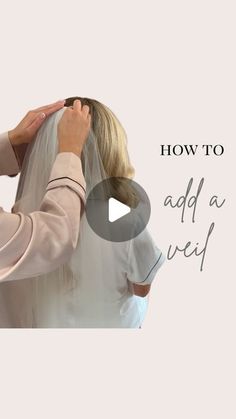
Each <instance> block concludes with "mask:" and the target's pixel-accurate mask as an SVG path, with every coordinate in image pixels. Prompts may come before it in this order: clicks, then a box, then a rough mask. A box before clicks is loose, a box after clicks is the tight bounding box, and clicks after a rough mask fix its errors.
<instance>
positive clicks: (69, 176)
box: [46, 152, 86, 205]
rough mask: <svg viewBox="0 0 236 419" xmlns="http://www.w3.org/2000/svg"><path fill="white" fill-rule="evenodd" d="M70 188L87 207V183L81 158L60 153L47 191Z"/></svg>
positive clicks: (68, 153) (72, 154)
mask: <svg viewBox="0 0 236 419" xmlns="http://www.w3.org/2000/svg"><path fill="white" fill-rule="evenodd" d="M60 186H68V187H69V188H71V189H73V190H74V191H75V192H76V193H77V194H78V195H79V196H80V198H81V200H82V202H83V204H84V205H85V194H86V183H85V179H84V175H83V172H82V164H81V160H80V158H79V157H78V156H77V155H76V154H74V153H72V152H63V153H58V154H57V157H56V160H55V162H54V165H53V168H52V171H51V174H50V178H49V181H48V185H47V188H46V190H47V191H48V190H50V189H53V188H57V187H60Z"/></svg>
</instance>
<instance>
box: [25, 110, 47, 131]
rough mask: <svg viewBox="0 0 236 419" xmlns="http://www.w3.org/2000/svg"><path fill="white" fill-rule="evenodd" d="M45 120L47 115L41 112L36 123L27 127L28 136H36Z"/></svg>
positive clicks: (35, 120)
mask: <svg viewBox="0 0 236 419" xmlns="http://www.w3.org/2000/svg"><path fill="white" fill-rule="evenodd" d="M45 118H46V114H45V113H44V112H40V113H39V114H38V115H37V116H36V118H35V119H34V121H33V122H32V123H31V124H30V125H29V126H28V127H27V131H28V134H32V135H34V134H35V133H36V132H37V131H38V129H39V128H40V127H41V125H42V124H43V122H44V120H45Z"/></svg>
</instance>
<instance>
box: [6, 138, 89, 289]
mask: <svg viewBox="0 0 236 419" xmlns="http://www.w3.org/2000/svg"><path fill="white" fill-rule="evenodd" d="M19 171H20V161H18V160H17V158H16V155H15V153H14V150H13V148H12V146H11V143H10V141H9V137H8V133H7V132H6V133H3V134H0V175H14V174H16V173H18V172H19ZM3 198H4V197H2V199H3ZM84 204H85V179H84V176H83V173H82V167H81V160H80V158H79V157H78V156H76V155H75V154H74V153H71V152H70V153H69V152H68V153H65V152H64V153H59V154H58V155H57V157H56V160H55V162H54V165H53V168H52V171H51V175H50V179H49V183H48V186H47V192H46V194H45V196H44V199H43V201H42V203H41V207H40V210H39V211H36V212H33V213H31V214H29V215H24V214H22V213H16V214H12V213H8V212H5V211H4V210H3V208H2V207H0V282H5V281H12V280H16V279H19V280H20V279H22V278H29V277H33V276H37V275H41V274H45V273H48V272H50V271H53V270H55V269H56V268H57V267H58V266H60V265H61V264H63V263H65V262H66V261H67V260H68V259H69V258H70V257H71V255H72V253H73V250H74V249H75V248H76V245H77V241H78V236H79V226H80V216H81V211H83V208H84Z"/></svg>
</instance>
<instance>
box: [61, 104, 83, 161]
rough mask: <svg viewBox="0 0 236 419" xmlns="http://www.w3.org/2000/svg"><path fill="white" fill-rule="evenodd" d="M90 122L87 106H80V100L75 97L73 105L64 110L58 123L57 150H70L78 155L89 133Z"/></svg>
mask: <svg viewBox="0 0 236 419" xmlns="http://www.w3.org/2000/svg"><path fill="white" fill-rule="evenodd" d="M90 123H91V115H90V114H89V107H88V106H87V105H84V106H81V101H80V100H78V99H76V100H75V101H74V103H73V107H68V108H67V109H66V110H65V112H64V113H63V115H62V117H61V119H60V121H59V123H58V132H57V134H58V141H59V152H60V153H62V152H72V153H75V154H76V155H77V156H79V157H80V156H81V152H82V149H83V146H84V143H85V141H86V139H87V137H88V134H89V129H90Z"/></svg>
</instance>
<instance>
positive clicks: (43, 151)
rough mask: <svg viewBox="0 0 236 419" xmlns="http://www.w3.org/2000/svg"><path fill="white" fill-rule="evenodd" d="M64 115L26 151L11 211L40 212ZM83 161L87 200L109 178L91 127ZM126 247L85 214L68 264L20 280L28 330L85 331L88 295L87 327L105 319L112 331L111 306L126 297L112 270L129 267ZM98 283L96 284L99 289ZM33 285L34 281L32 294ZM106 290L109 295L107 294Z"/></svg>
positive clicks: (43, 130)
mask: <svg viewBox="0 0 236 419" xmlns="http://www.w3.org/2000/svg"><path fill="white" fill-rule="evenodd" d="M64 111H65V108H63V109H61V110H59V111H58V112H56V113H55V114H53V115H51V116H50V117H49V118H48V119H47V120H46V121H45V122H44V124H43V125H42V126H41V128H40V130H39V131H38V133H37V136H36V138H35V139H34V141H33V142H32V143H31V144H30V145H29V146H28V148H27V153H26V156H25V159H24V163H23V167H22V172H21V176H20V181H19V185H18V190H17V195H16V202H15V205H14V207H13V211H14V212H17V211H20V212H23V213H25V214H27V213H30V212H32V211H37V210H39V208H40V203H41V201H42V199H43V197H44V195H45V190H46V186H47V183H48V179H49V176H50V172H51V168H52V166H53V163H54V161H55V158H56V155H57V152H58V141H57V124H58V121H59V119H60V118H61V116H62V113H63V112H64ZM81 160H82V167H83V173H84V177H85V180H86V195H87V196H88V194H89V193H90V192H91V190H92V189H93V187H94V186H95V185H96V184H97V183H98V182H101V181H102V180H104V179H106V177H107V176H106V173H105V170H104V167H103V164H102V161H101V158H100V154H99V149H98V145H97V139H96V137H95V135H94V133H93V130H92V129H90V132H89V136H88V139H87V141H86V144H85V146H84V149H83V153H82V156H81ZM94 205H97V203H94ZM123 246H124V243H114V242H112V241H109V240H105V239H102V238H100V237H98V236H97V235H96V234H95V233H94V232H93V230H92V229H91V228H90V226H89V225H88V223H87V220H86V214H85V212H84V213H83V215H82V218H81V224H80V234H79V240H78V244H77V248H76V250H75V252H74V254H73V256H72V258H71V259H70V260H69V261H68V263H66V264H64V265H63V266H61V267H59V268H58V269H57V270H56V271H54V272H51V273H49V274H46V275H42V276H39V277H35V278H32V279H30V280H23V281H17V282H18V284H17V287H18V292H19V293H21V287H24V286H25V285H24V281H25V283H26V286H27V301H26V302H25V304H26V305H27V306H29V310H28V312H27V314H26V316H27V319H29V320H28V321H29V323H32V324H30V326H29V327H87V324H86V321H83V323H80V319H78V318H77V317H78V316H76V312H77V310H78V306H79V307H80V312H82V313H83V312H85V311H86V298H87V297H86V296H87V295H89V302H90V303H89V304H90V307H91V310H90V314H89V316H91V318H90V319H88V327H89V324H90V323H93V320H94V317H96V316H97V317H99V318H100V319H101V323H99V322H98V326H97V327H104V324H105V325H106V327H109V315H108V313H109V305H110V304H113V305H114V304H116V301H117V307H118V303H119V304H120V299H121V295H122V294H121V293H119V292H118V290H117V284H115V283H114V281H112V275H114V272H113V271H114V266H115V265H116V264H117V263H118V264H119V263H120V264H122V263H124V264H125V263H126V261H123V260H121V259H122V254H123V253H124V252H123V253H122V252H119V250H121V248H122V247H123ZM117 251H118V253H117ZM117 255H118V256H117ZM95 281H97V282H96V286H95ZM29 282H31V284H30V287H31V288H30V289H31V291H30V292H31V295H30V296H29ZM121 287H122V285H121ZM104 289H106V290H107V291H106V292H104ZM109 291H110V293H109ZM23 293H24V290H22V295H23ZM111 295H113V301H111ZM81 296H83V298H82V297H81ZM30 299H31V301H29V300H30ZM99 302H100V303H99ZM65 306H66V310H65ZM117 310H120V308H117ZM65 312H66V314H65ZM102 319H104V321H103V320H102ZM23 323H24V321H23ZM23 323H22V324H23ZM111 324H112V323H111ZM23 327H24V326H23ZM111 327H112V326H111Z"/></svg>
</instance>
